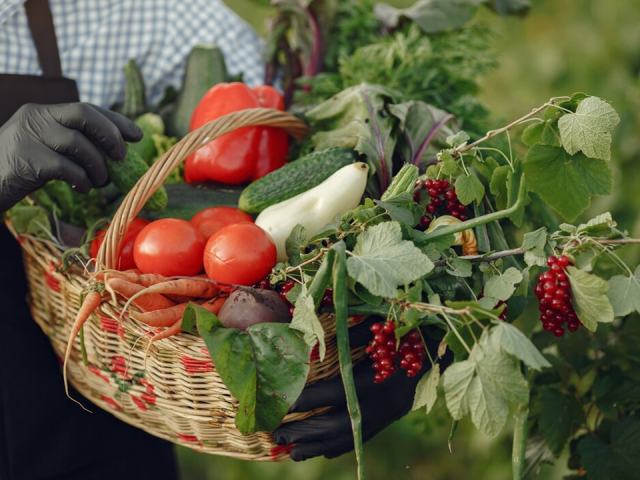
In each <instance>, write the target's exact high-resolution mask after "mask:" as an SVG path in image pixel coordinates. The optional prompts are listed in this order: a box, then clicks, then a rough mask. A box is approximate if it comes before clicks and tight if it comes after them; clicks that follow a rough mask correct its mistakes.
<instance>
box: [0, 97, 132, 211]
mask: <svg viewBox="0 0 640 480" xmlns="http://www.w3.org/2000/svg"><path fill="white" fill-rule="evenodd" d="M140 138H142V131H141V130H140V129H139V128H138V127H137V126H136V125H135V124H134V123H133V122H131V121H130V120H128V119H127V118H125V117H123V116H122V115H119V114H117V113H114V112H110V111H108V110H105V109H103V108H100V107H96V106H94V105H90V104H87V103H70V104H64V105H35V104H27V105H24V106H23V107H22V108H20V110H18V111H17V112H16V113H15V114H14V115H13V116H12V117H11V118H10V119H9V120H8V121H7V123H5V124H4V125H3V126H2V127H0V213H1V212H5V211H6V210H8V209H9V208H11V207H12V206H13V205H15V204H16V203H18V202H19V201H20V200H22V199H23V198H24V197H26V196H27V195H29V194H30V193H32V192H34V191H36V190H37V189H39V188H40V187H42V186H43V185H44V184H45V183H46V182H48V181H49V180H55V179H57V180H63V181H65V182H67V183H68V184H69V185H71V186H72V187H74V188H75V189H76V190H77V191H79V192H81V193H87V192H89V190H90V189H91V188H92V187H100V186H103V185H105V184H106V183H107V182H108V181H109V178H108V176H107V169H106V166H105V163H104V159H103V153H102V152H104V153H105V154H107V155H108V156H109V157H111V158H114V159H122V158H124V156H125V154H126V152H127V147H126V144H125V141H138V140H140Z"/></svg>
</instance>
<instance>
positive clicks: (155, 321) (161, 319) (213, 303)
mask: <svg viewBox="0 0 640 480" xmlns="http://www.w3.org/2000/svg"><path fill="white" fill-rule="evenodd" d="M226 299H227V297H226V296H225V297H216V298H213V299H211V300H209V301H207V302H204V303H202V304H201V305H200V306H201V307H203V308H205V309H207V310H208V311H210V312H211V313H215V314H217V313H218V312H219V311H220V309H221V308H222V305H224V302H225V301H226ZM189 303H190V302H185V303H181V304H180V305H176V306H174V307H169V308H165V309H162V310H155V311H153V312H147V313H140V314H138V315H135V316H134V318H135V319H136V320H138V321H140V322H142V323H145V324H147V325H149V326H150V327H169V326H171V325H173V324H174V323H175V322H177V321H178V320H180V319H181V318H182V315H183V314H184V310H185V309H186V308H187V305H189Z"/></svg>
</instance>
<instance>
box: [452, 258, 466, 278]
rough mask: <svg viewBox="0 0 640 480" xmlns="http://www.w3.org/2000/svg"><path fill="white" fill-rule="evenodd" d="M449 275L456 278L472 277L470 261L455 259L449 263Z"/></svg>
mask: <svg viewBox="0 0 640 480" xmlns="http://www.w3.org/2000/svg"><path fill="white" fill-rule="evenodd" d="M447 273H448V274H449V275H453V276H454V277H470V276H471V274H472V265H471V262H470V261H469V260H465V259H463V258H457V257H454V258H452V259H450V260H449V261H447Z"/></svg>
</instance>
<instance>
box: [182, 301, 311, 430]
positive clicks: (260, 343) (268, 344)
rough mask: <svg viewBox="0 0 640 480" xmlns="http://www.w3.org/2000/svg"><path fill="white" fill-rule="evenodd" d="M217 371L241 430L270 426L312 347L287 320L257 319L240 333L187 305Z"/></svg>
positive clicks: (296, 386)
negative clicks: (236, 404)
mask: <svg viewBox="0 0 640 480" xmlns="http://www.w3.org/2000/svg"><path fill="white" fill-rule="evenodd" d="M189 309H192V311H191V312H189V313H188V315H195V316H196V323H197V326H198V333H200V336H201V337H202V338H203V340H204V342H205V344H206V346H207V349H208V350H209V354H210V355H211V358H212V360H213V363H214V365H215V367H216V370H217V371H218V373H219V374H220V377H221V378H222V381H223V382H224V384H225V385H226V387H227V388H228V389H229V391H230V392H231V394H232V395H233V396H234V397H235V398H236V399H237V400H238V402H239V403H240V405H239V408H238V413H237V414H236V426H237V427H238V430H240V431H241V432H242V433H253V432H258V431H270V430H274V429H275V428H276V427H278V425H280V423H281V422H282V419H283V418H284V416H285V415H286V414H287V412H288V411H289V408H291V406H292V405H293V403H294V402H295V400H296V399H297V398H298V396H299V395H300V393H301V392H302V389H303V388H304V385H305V382H306V380H307V375H308V374H309V355H310V353H311V348H309V346H308V345H307V344H306V343H305V342H304V340H302V338H300V336H299V335H298V334H296V333H295V332H294V331H293V330H291V328H289V325H288V324H284V323H259V324H256V325H253V326H252V327H249V328H248V329H247V330H246V331H245V332H242V331H240V330H238V329H236V328H225V327H224V325H223V324H222V322H221V321H220V320H219V319H218V317H216V316H215V315H214V314H212V313H210V312H208V311H207V310H205V309H204V308H202V307H200V306H199V305H195V304H191V305H189V306H188V307H187V309H186V310H185V314H187V311H188V310H189Z"/></svg>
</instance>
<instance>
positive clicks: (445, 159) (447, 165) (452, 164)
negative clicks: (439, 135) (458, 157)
mask: <svg viewBox="0 0 640 480" xmlns="http://www.w3.org/2000/svg"><path fill="white" fill-rule="evenodd" d="M440 161H441V162H442V173H443V174H444V175H455V174H457V173H458V171H459V170H460V167H458V164H457V163H456V161H455V160H454V159H453V157H452V156H451V154H450V153H449V152H447V151H445V152H443V153H442V155H441V157H440Z"/></svg>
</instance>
